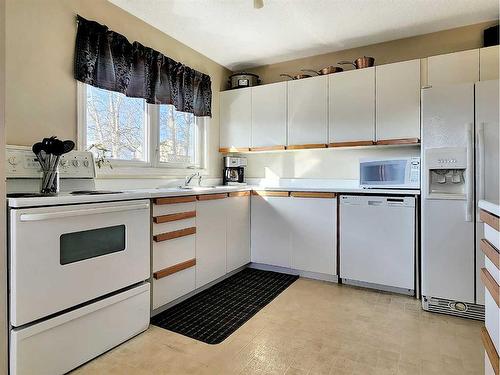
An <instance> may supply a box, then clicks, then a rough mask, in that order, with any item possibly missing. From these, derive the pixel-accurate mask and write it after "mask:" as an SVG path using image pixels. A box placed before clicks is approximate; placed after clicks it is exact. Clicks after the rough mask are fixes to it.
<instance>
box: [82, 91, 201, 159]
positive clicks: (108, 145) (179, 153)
mask: <svg viewBox="0 0 500 375" xmlns="http://www.w3.org/2000/svg"><path fill="white" fill-rule="evenodd" d="M78 85H79V104H80V105H79V116H80V124H79V143H80V148H82V149H85V150H87V149H90V150H91V151H92V152H94V154H97V153H99V152H101V153H102V152H104V154H105V156H106V158H107V159H109V160H110V162H111V164H112V165H113V166H114V165H118V166H144V167H155V168H193V167H197V168H202V167H203V159H204V158H203V152H204V149H205V147H204V121H203V119H202V118H197V117H195V116H194V115H193V114H191V113H184V112H178V111H176V110H175V108H174V107H173V106H170V105H150V104H146V102H145V100H144V99H139V98H129V97H126V96H125V95H123V94H119V93H116V92H112V91H107V90H103V89H99V88H96V87H93V86H90V85H86V84H83V83H80V82H79V83H78ZM102 150H105V151H102Z"/></svg>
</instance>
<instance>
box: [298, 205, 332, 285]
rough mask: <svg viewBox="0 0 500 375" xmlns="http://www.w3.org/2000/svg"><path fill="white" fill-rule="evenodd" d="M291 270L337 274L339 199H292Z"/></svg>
mask: <svg viewBox="0 0 500 375" xmlns="http://www.w3.org/2000/svg"><path fill="white" fill-rule="evenodd" d="M289 199H290V210H289V220H290V227H291V265H292V268H294V269H298V270H302V271H309V272H318V273H324V274H329V275H336V274H337V245H336V243H337V199H335V198H295V197H290V198H289Z"/></svg>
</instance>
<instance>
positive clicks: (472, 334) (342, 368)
mask: <svg viewBox="0 0 500 375" xmlns="http://www.w3.org/2000/svg"><path fill="white" fill-rule="evenodd" d="M481 325H482V323H481V322H475V321H470V320H465V319H460V318H455V317H449V316H444V315H437V314H431V313H428V312H424V311H423V310H421V308H420V304H419V301H416V300H415V299H412V298H409V297H404V296H399V295H393V294H385V293H378V292H374V291H369V290H364V289H358V288H354V287H349V286H339V285H337V284H331V283H325V282H320V281H314V280H309V279H302V278H301V279H299V280H298V281H296V282H295V283H294V284H293V285H292V286H291V287H289V288H288V289H287V290H285V292H283V293H282V294H281V295H279V296H278V297H277V298H276V299H275V300H274V301H273V302H271V303H270V304H269V305H267V306H266V307H265V308H264V309H262V310H261V311H260V312H259V313H258V314H257V315H255V316H254V317H253V318H252V319H250V320H249V321H248V322H247V323H246V324H244V325H243V326H242V327H241V328H240V329H239V330H237V331H236V332H235V333H234V334H232V335H231V336H230V337H228V338H227V339H226V340H225V341H224V342H223V343H221V344H219V345H208V344H205V343H202V342H199V341H195V340H192V339H190V338H187V337H184V336H181V335H178V334H176V333H172V332H169V331H166V330H164V329H161V328H158V327H154V326H151V328H150V329H149V330H148V331H146V332H145V333H143V334H141V335H139V336H137V337H135V338H133V339H132V340H130V341H128V342H127V343H125V344H123V345H121V346H120V347H118V348H116V349H113V350H112V351H110V352H108V353H106V354H104V355H102V356H100V357H99V358H97V359H95V360H94V361H92V362H90V363H88V364H87V365H85V366H83V367H81V368H79V369H77V370H76V371H74V372H73V373H72V375H85V374H92V375H95V374H106V375H107V374H134V375H135V374H137V375H143V374H176V375H181V374H214V375H219V374H286V375H292V374H310V375H313V374H335V375H346V374H350V375H353V374H362V375H370V374H384V375H391V374H401V375H402V374H422V375H433V374H440V375H446V374H453V375H459V374H470V375H472V374H478V375H479V374H483V372H484V371H483V348H482V344H481V338H480V327H481Z"/></svg>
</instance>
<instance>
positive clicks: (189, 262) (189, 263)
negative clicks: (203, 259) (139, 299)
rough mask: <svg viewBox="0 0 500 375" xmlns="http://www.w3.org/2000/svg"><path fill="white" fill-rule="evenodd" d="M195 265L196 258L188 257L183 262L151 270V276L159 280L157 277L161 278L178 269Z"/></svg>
mask: <svg viewBox="0 0 500 375" xmlns="http://www.w3.org/2000/svg"><path fill="white" fill-rule="evenodd" d="M195 265H196V259H195V258H193V259H189V260H187V261H185V262H182V263H178V264H176V265H174V266H171V267H167V268H164V269H162V270H159V271H156V272H153V277H154V278H155V279H156V280H159V279H162V278H164V277H167V276H170V275H172V274H174V273H177V272H179V271H182V270H185V269H186V268H191V267H193V266H195Z"/></svg>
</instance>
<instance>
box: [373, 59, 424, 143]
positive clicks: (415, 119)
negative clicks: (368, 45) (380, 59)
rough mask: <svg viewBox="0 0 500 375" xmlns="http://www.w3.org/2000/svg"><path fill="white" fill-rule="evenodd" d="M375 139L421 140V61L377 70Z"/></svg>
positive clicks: (389, 65)
mask: <svg viewBox="0 0 500 375" xmlns="http://www.w3.org/2000/svg"><path fill="white" fill-rule="evenodd" d="M375 72H376V122H375V124H376V139H377V141H380V140H396V139H397V140H407V141H410V140H411V139H414V140H415V141H416V140H417V139H418V138H420V60H410V61H404V62H399V63H395V64H387V65H381V66H377V67H376V68H375Z"/></svg>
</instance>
